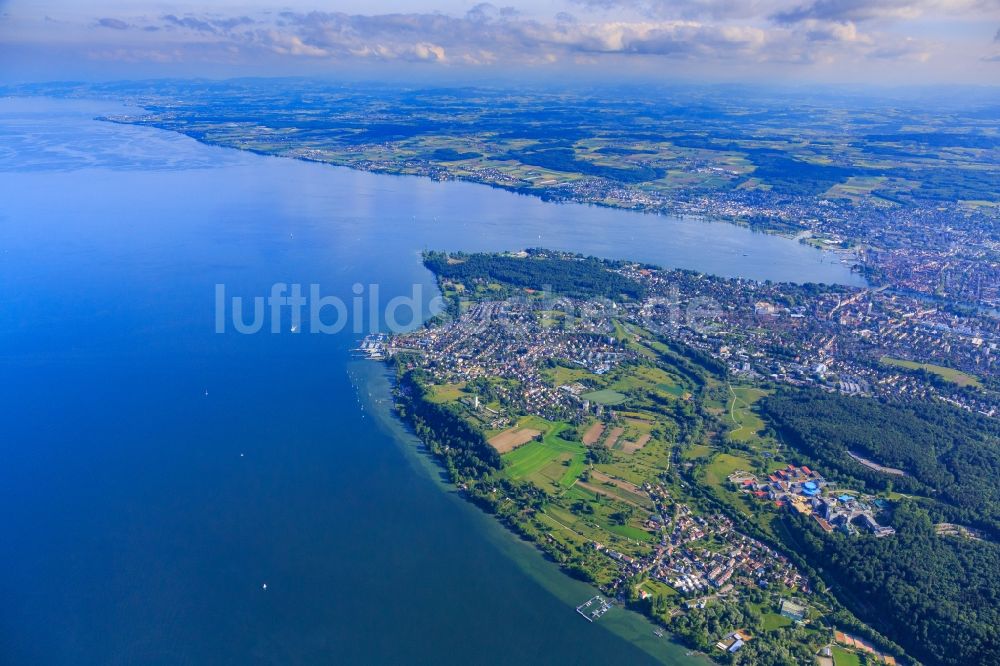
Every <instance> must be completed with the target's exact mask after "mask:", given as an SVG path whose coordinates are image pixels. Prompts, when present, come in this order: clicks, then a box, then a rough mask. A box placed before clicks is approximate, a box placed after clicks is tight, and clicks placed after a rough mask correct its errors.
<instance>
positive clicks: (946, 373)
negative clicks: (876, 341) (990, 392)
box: [881, 356, 980, 388]
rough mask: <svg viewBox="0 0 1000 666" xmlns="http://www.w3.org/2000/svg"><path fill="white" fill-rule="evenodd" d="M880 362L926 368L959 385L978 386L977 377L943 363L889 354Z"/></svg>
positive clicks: (897, 365) (912, 367) (904, 366)
mask: <svg viewBox="0 0 1000 666" xmlns="http://www.w3.org/2000/svg"><path fill="white" fill-rule="evenodd" d="M881 363H884V364H885V365H894V366H896V367H898V368H906V369H907V370H926V371H927V372H932V373H934V374H935V375H937V376H938V377H940V378H941V379H943V380H945V381H948V382H951V383H953V384H958V385H959V386H974V387H976V388H979V386H980V384H979V379H978V378H977V377H975V376H973V375H970V374H968V373H967V372H962V371H961V370H955V369H954V368H946V367H944V366H943V365H934V364H933V363H917V362H916V361H904V360H903V359H900V358H892V357H891V356H883V357H882V358H881Z"/></svg>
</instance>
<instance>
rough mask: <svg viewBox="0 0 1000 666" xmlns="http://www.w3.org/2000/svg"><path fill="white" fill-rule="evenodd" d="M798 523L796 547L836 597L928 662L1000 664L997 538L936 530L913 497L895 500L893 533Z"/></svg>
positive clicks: (999, 556) (960, 665)
mask: <svg viewBox="0 0 1000 666" xmlns="http://www.w3.org/2000/svg"><path fill="white" fill-rule="evenodd" d="M788 520H793V521H795V520H797V521H799V522H800V523H801V524H800V525H798V526H796V527H795V528H793V529H790V530H788V532H789V534H791V535H798V536H799V537H800V538H799V539H798V543H796V544H795V545H796V547H797V549H798V551H799V552H800V554H802V555H803V556H804V557H805V558H806V559H807V560H808V561H809V562H810V563H811V564H812V565H813V566H814V567H815V568H817V569H818V570H819V571H821V572H822V574H823V575H824V578H826V579H827V580H828V581H830V582H831V583H832V585H833V590H834V591H835V592H836V594H837V596H838V598H840V599H841V600H842V601H844V602H845V603H846V604H847V606H848V607H849V608H851V610H853V611H854V612H855V613H857V614H858V616H859V617H861V618H862V619H863V620H865V621H867V622H869V623H871V624H872V626H873V627H874V628H876V629H877V630H879V631H881V632H882V633H885V634H887V635H889V636H892V637H893V638H895V639H896V640H897V641H898V642H899V643H900V644H902V645H903V647H905V648H906V649H907V651H908V652H910V653H911V654H913V655H914V656H916V657H917V658H918V659H920V660H921V661H923V662H925V663H928V664H947V665H953V666H965V665H972V664H983V665H986V664H1000V641H997V635H996V631H997V628H998V627H1000V546H998V545H997V544H995V543H990V542H986V541H975V540H967V539H962V538H954V537H942V536H939V535H937V534H936V533H935V532H934V528H933V525H932V523H931V520H930V517H929V516H928V514H927V512H926V511H925V510H923V509H921V508H920V507H919V506H917V505H916V504H915V503H913V502H902V503H901V504H899V505H898V506H897V508H896V511H895V515H894V517H893V525H894V527H895V528H896V534H895V535H894V536H893V537H891V538H885V539H876V538H874V537H870V536H862V537H853V538H852V537H849V536H846V535H843V534H840V533H838V532H833V533H831V534H825V533H824V532H823V531H822V530H820V529H819V527H818V526H817V525H815V522H814V521H810V520H809V519H807V518H801V517H798V516H791V515H790V516H789V517H788Z"/></svg>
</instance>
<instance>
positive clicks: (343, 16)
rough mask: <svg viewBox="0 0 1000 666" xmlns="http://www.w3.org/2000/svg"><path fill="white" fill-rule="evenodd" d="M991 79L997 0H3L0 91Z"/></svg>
mask: <svg viewBox="0 0 1000 666" xmlns="http://www.w3.org/2000/svg"><path fill="white" fill-rule="evenodd" d="M295 74H302V75H328V76H360V77H364V78H379V77H384V78H404V79H406V78H412V77H419V78H423V79H434V78H440V79H449V78H450V79H459V78H467V79H482V80H491V79H510V78H518V77H528V78H544V77H558V78H560V79H565V78H566V77H577V78H580V79H594V80H599V79H622V78H627V79H637V80H643V79H648V80H655V81H672V80H708V81H768V82H774V81H779V82H789V83H828V82H844V83H874V84H941V83H974V84H990V85H995V84H998V83H1000V0H535V1H533V2H524V1H521V0H515V1H513V2H502V3H497V4H490V3H479V2H470V1H464V0H421V1H417V2H414V1H412V0H411V1H406V0H387V1H382V0H369V1H367V2H361V1H358V0H348V1H344V2H329V1H321V0H312V1H308V0H283V1H282V0H278V1H277V2H274V3H268V2H252V3H248V2H236V1H234V0H218V1H216V2H211V3H192V2H175V1H172V0H160V1H157V2H143V1H140V0H125V1H122V2H111V1H109V0H91V2H86V3H84V2H78V1H75V2H70V1H68V0H36V1H32V2H28V1H25V0H6V1H4V0H0V78H2V79H3V80H6V81H25V80H51V79H67V78H74V79H78V78H84V79H114V78H138V77H156V76H212V77H222V76H256V75H295Z"/></svg>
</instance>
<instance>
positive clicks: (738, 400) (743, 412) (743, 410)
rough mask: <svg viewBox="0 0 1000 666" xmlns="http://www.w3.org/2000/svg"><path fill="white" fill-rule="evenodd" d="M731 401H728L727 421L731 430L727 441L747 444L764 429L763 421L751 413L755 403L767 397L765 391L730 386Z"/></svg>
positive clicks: (748, 387)
mask: <svg viewBox="0 0 1000 666" xmlns="http://www.w3.org/2000/svg"><path fill="white" fill-rule="evenodd" d="M729 390H730V393H731V395H732V400H730V401H729V421H730V422H731V423H732V425H733V429H732V430H730V431H729V433H728V436H729V439H731V440H733V441H734V442H748V441H750V440H752V439H753V438H754V437H756V436H757V433H759V432H760V431H761V430H763V429H764V421H762V420H761V418H760V417H759V416H757V414H755V413H754V412H753V405H754V403H755V402H757V401H758V400H760V399H761V398H763V397H764V396H765V395H767V391H764V390H762V389H758V388H753V387H750V386H731V387H730V388H729Z"/></svg>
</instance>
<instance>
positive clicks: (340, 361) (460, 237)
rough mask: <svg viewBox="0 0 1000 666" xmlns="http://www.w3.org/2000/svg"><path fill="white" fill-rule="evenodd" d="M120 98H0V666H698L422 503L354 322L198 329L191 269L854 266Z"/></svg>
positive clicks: (485, 532)
mask: <svg viewBox="0 0 1000 666" xmlns="http://www.w3.org/2000/svg"><path fill="white" fill-rule="evenodd" d="M116 110H117V108H116V107H115V106H114V105H110V104H108V103H103V102H102V103H95V102H84V101H73V102H69V101H55V100H39V99H33V100H19V99H13V100H12V99H7V100H0V304H2V305H0V307H2V311H0V312H2V315H0V405H2V409H3V425H2V431H0V432H2V435H0V453H2V456H3V458H2V464H0V523H2V525H3V527H4V536H3V538H2V539H0V663H4V664H8V663H10V664H31V665H47V664H74V665H86V664H310V665H311V664H324V663H400V662H432V661H433V662H437V663H443V664H449V663H456V664H457V663H468V662H469V661H472V662H475V663H501V662H503V663H510V662H512V661H522V662H528V663H569V662H576V663H609V662H612V663H647V662H648V663H653V662H655V661H657V660H658V661H666V662H668V663H671V664H687V663H702V662H699V661H697V660H696V659H694V658H691V657H687V656H685V653H684V650H683V649H682V648H679V647H678V646H676V645H673V644H672V643H669V642H668V641H666V640H658V639H655V638H654V637H653V636H652V634H651V631H650V627H649V625H647V624H646V623H645V622H644V621H643V620H641V618H638V616H635V615H633V614H630V613H626V612H624V611H621V610H614V611H612V612H611V613H608V615H607V616H605V618H604V619H602V620H601V621H600V622H598V623H596V624H589V623H587V622H585V621H583V620H582V619H581V618H580V617H579V616H577V615H576V614H575V613H574V612H573V606H574V605H575V604H576V603H579V602H581V601H583V600H584V599H585V598H587V597H588V596H589V595H590V594H591V593H592V590H591V589H590V588H589V587H587V586H585V585H583V584H580V583H577V582H575V581H572V580H570V579H569V578H567V577H565V576H563V575H562V574H561V573H559V572H558V570H557V569H556V568H555V567H554V566H553V565H551V564H549V563H548V562H546V561H544V560H543V559H542V558H541V557H540V556H539V555H538V554H537V553H536V552H535V551H534V550H533V549H532V548H531V547H530V546H528V545H525V544H522V543H520V542H518V541H517V540H516V539H514V538H513V537H511V536H510V535H509V534H507V533H506V532H504V531H503V530H502V529H501V528H500V527H499V526H497V525H496V524H495V523H494V522H493V521H492V519H490V518H489V517H487V516H485V515H483V514H481V513H480V512H479V511H478V510H476V509H475V508H474V507H472V506H470V505H468V504H467V503H465V502H463V501H462V500H461V499H460V498H458V497H456V496H455V495H454V494H453V493H450V492H448V490H447V488H445V487H444V486H443V485H442V484H441V483H440V481H439V479H438V478H437V474H436V471H435V468H434V467H433V466H432V465H430V464H428V462H427V460H426V459H425V458H423V457H422V455H421V454H419V453H418V452H417V447H416V445H415V443H414V442H413V440H412V438H411V437H409V436H408V435H407V434H406V433H405V431H404V430H403V429H402V428H401V427H400V425H399V424H398V423H397V422H396V421H395V420H394V419H392V417H391V415H390V413H389V411H388V400H387V398H388V380H387V378H386V376H385V373H384V371H383V369H382V368H381V366H379V365H376V364H373V363H366V362H359V361H357V360H353V359H352V357H351V352H350V350H351V349H352V348H353V347H354V346H356V344H357V338H358V336H357V335H356V334H355V333H354V332H353V331H352V330H350V328H348V329H346V330H344V331H343V332H341V333H340V334H337V335H313V334H308V333H297V334H296V333H292V332H291V331H290V330H289V326H288V322H286V321H282V322H281V329H282V330H283V331H284V332H283V333H281V334H277V335H275V334H269V333H259V334H256V335H240V334H237V333H236V332H235V331H234V330H233V329H232V327H231V326H230V327H228V328H227V331H226V332H225V333H223V334H219V333H216V332H215V315H214V304H215V285H216V284H223V285H225V287H226V289H227V293H228V294H231V295H242V296H246V297H252V296H264V295H267V294H268V292H269V290H270V288H271V285H272V284H273V283H275V282H285V283H302V284H305V285H309V284H314V283H315V284H318V285H321V288H322V291H323V293H324V294H328V295H336V296H339V297H341V298H343V299H344V300H345V302H349V301H350V299H351V298H352V296H353V294H354V292H353V291H352V287H353V286H354V285H355V284H360V285H363V286H364V287H365V289H366V290H367V291H366V294H367V293H370V291H371V289H370V287H369V285H372V284H377V285H378V290H379V294H380V297H382V298H383V299H388V298H390V297H392V296H394V295H402V294H409V293H410V292H411V289H412V285H414V284H418V285H421V286H422V287H423V288H424V289H426V290H427V293H431V292H432V291H433V281H432V278H431V276H430V274H429V273H428V272H427V271H426V270H425V269H424V268H423V267H422V266H421V264H420V258H419V253H420V251H421V250H422V249H424V248H433V249H467V250H481V249H483V250H486V249H488V250H500V249H518V248H522V247H531V246H547V247H553V248H559V249H568V250H575V251H579V252H585V253H588V254H597V255H601V256H607V257H618V258H626V257H628V258H634V259H639V260H643V261H649V262H655V263H659V264H663V265H668V266H680V267H685V268H692V269H698V270H702V271H707V272H714V273H719V274H724V275H745V276H748V277H753V278H761V279H763V278H770V279H776V280H782V279H790V280H797V281H823V282H834V281H836V282H845V283H852V284H858V283H860V279H859V278H858V277H857V276H855V275H852V274H851V273H850V272H849V271H848V270H847V268H846V267H845V266H843V265H842V264H841V263H839V261H838V259H837V258H836V257H835V256H828V255H825V254H822V253H820V252H818V251H816V250H813V249H810V248H807V247H805V246H802V245H799V244H797V243H794V242H791V241H788V240H784V239H780V238H775V237H770V236H763V235H759V234H753V233H751V232H749V231H746V230H743V229H738V228H736V227H733V226H730V225H725V224H709V223H704V222H699V221H694V220H677V219H672V218H667V217H660V216H652V215H640V214H632V213H626V212H621V211H613V210H607V209H600V208H593V207H586V206H577V205H554V204H546V203H543V202H541V201H538V200H536V199H533V198H528V197H521V196H517V195H513V194H510V193H506V192H502V191H499V190H493V189H489V188H486V187H483V186H478V185H472V184H464V183H435V182H432V181H429V180H425V179H419V178H406V177H391V176H376V175H372V174H366V173H361V172H355V171H349V170H346V169H337V168H332V167H327V166H323V165H318V164H308V163H304V162H297V161H292V160H282V159H277V158H266V157H259V156H254V155H250V154H244V153H240V152H237V151H231V150H225V149H220V148H213V147H208V146H204V145H201V144H198V143H197V142H195V141H193V140H191V139H188V138H185V137H182V136H178V135H175V134H171V133H167V132H162V131H159V130H153V129H148V128H138V127H129V126H121V125H113V124H110V123H102V122H98V121H95V120H93V117H94V116H96V115H98V114H101V113H108V112H114V111H116ZM264 585H266V586H267V587H266V589H265V588H264ZM627 637H637V639H636V640H635V641H628V640H626V638H627Z"/></svg>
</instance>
